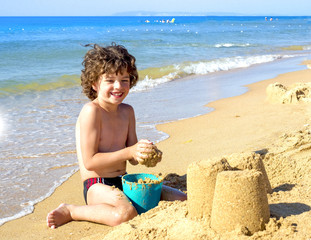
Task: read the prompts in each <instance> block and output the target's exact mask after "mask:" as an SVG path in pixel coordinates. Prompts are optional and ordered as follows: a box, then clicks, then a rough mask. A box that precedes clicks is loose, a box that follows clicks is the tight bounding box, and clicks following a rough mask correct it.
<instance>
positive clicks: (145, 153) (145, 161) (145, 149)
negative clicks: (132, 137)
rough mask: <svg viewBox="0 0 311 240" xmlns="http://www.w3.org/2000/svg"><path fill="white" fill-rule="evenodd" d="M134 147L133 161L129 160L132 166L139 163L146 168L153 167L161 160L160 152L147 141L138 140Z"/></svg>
mask: <svg viewBox="0 0 311 240" xmlns="http://www.w3.org/2000/svg"><path fill="white" fill-rule="evenodd" d="M134 147H135V149H136V152H134V155H133V159H134V160H130V163H131V164H133V165H136V164H137V163H139V164H142V165H145V166H146V167H155V166H156V165H157V164H158V162H160V161H161V159H162V152H161V151H160V150H159V149H158V148H157V147H156V146H155V145H154V144H153V143H152V142H150V141H148V140H140V141H139V142H138V143H137V144H136V145H134ZM134 161H135V162H134Z"/></svg>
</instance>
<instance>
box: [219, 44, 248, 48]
mask: <svg viewBox="0 0 311 240" xmlns="http://www.w3.org/2000/svg"><path fill="white" fill-rule="evenodd" d="M249 46H250V44H249V43H245V44H238V43H218V44H215V45H214V47H216V48H223V47H225V48H229V47H249Z"/></svg>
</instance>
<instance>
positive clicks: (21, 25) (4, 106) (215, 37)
mask: <svg viewBox="0 0 311 240" xmlns="http://www.w3.org/2000/svg"><path fill="white" fill-rule="evenodd" d="M112 42H115V43H117V44H120V45H123V46H125V47H126V48H127V49H128V51H129V52H130V53H131V54H133V55H134V56H135V57H136V60H137V68H138V70H139V75H140V79H139V82H138V83H137V85H136V86H135V87H133V88H132V89H131V91H130V94H129V95H128V97H127V99H126V100H125V102H126V103H128V104H131V105H132V106H133V107H134V109H135V114H136V121H137V135H138V138H139V139H141V138H146V139H150V140H151V141H154V142H159V141H162V140H164V139H166V138H168V137H169V136H168V135H167V134H165V133H163V132H159V131H157V129H156V128H155V126H156V125H157V124H162V123H166V122H171V121H176V120H179V119H184V118H191V117H195V116H198V115H202V114H206V113H208V112H210V111H213V109H211V108H208V107H206V106H205V105H206V104H207V103H209V102H211V101H215V100H217V99H221V98H226V97H231V96H236V95H240V94H243V93H245V92H246V91H247V87H245V85H247V84H251V83H253V82H256V81H260V80H264V79H268V78H272V77H275V76H276V75H278V74H280V73H285V72H289V71H296V70H301V69H306V66H304V65H301V62H302V61H304V60H308V59H310V56H311V17H310V16H306V17H284V16H272V17H271V16H256V17H247V16H243V17H238V16H234V17H227V16H226V17H224V16H221V17H218V16H165V17H159V16H157V17H155V16H154V17H150V16H148V17H147V16H146V17H145V16H139V17H108V16H106V17H0V225H2V224H3V223H5V222H7V221H10V220H13V219H16V218H19V217H22V216H24V215H26V214H29V213H31V212H32V211H33V209H34V205H35V204H36V203H38V202H40V201H42V200H43V199H45V198H46V197H48V196H50V195H51V194H52V193H53V191H54V190H55V189H56V187H58V186H59V185H60V184H62V183H63V182H64V181H66V180H67V179H68V178H69V177H70V176H71V175H72V174H73V173H75V172H76V171H78V165H77V157H76V150H75V135H74V128H75V122H76V119H77V117H78V114H79V112H80V110H81V108H82V106H83V105H84V104H85V103H87V102H88V101H89V100H88V99H87V98H86V97H85V96H84V95H83V94H82V89H81V86H80V73H81V69H82V64H81V63H82V61H83V57H84V55H85V53H86V52H87V51H88V50H89V49H90V48H89V47H86V46H85V45H87V44H94V43H96V44H100V45H103V46H107V45H110V44H111V43H112ZM206 127H207V128H208V126H206ZM48 210H50V209H48ZM48 210H47V211H48Z"/></svg>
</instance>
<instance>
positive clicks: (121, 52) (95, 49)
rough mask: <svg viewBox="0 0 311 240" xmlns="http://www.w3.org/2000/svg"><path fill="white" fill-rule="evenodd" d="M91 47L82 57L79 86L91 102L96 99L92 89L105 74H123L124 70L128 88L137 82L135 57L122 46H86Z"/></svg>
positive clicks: (95, 93)
mask: <svg viewBox="0 0 311 240" xmlns="http://www.w3.org/2000/svg"><path fill="white" fill-rule="evenodd" d="M89 46H90V47H92V49H90V50H89V51H88V52H87V53H86V54H85V56H84V60H83V62H82V65H83V66H84V69H83V70H82V71H81V72H82V73H81V86H82V88H83V93H84V94H85V95H86V96H87V97H88V98H89V99H91V100H94V99H96V98H97V92H96V91H95V90H94V89H93V88H92V85H93V84H94V83H96V82H97V81H98V80H99V79H100V77H101V76H102V75H103V74H105V73H108V74H113V73H116V74H123V71H124V70H126V71H127V72H128V74H129V75H130V87H133V86H134V85H135V84H136V82H137V80H138V72H137V68H136V65H135V61H136V59H135V57H134V56H132V55H131V54H129V53H128V51H127V50H126V48H125V47H124V46H122V45H117V44H116V43H112V44H111V45H110V46H107V47H102V46H100V45H98V44H88V45H86V47H89Z"/></svg>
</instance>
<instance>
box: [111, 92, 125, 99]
mask: <svg viewBox="0 0 311 240" xmlns="http://www.w3.org/2000/svg"><path fill="white" fill-rule="evenodd" d="M111 95H112V96H114V97H117V98H119V97H122V96H123V93H111Z"/></svg>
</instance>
